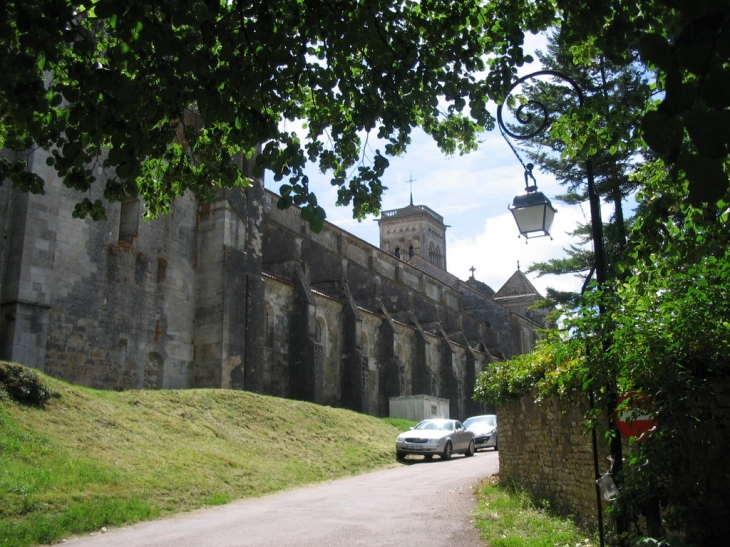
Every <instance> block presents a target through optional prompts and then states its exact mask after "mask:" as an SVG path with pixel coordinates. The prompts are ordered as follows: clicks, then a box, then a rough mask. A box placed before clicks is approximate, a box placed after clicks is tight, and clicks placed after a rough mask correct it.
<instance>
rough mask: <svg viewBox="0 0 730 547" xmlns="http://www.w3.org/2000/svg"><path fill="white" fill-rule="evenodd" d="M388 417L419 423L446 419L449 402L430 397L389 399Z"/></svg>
mask: <svg viewBox="0 0 730 547" xmlns="http://www.w3.org/2000/svg"><path fill="white" fill-rule="evenodd" d="M390 417H391V418H402V419H405V420H411V421H412V422H420V421H421V420H427V419H429V418H448V417H449V400H448V399H440V398H438V397H432V396H431V395H409V396H406V397H391V398H390Z"/></svg>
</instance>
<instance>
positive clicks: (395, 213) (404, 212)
mask: <svg viewBox="0 0 730 547" xmlns="http://www.w3.org/2000/svg"><path fill="white" fill-rule="evenodd" d="M416 215H424V216H426V217H430V218H431V219H433V220H435V221H436V222H438V223H440V224H443V223H444V217H442V216H441V215H439V214H438V213H437V212H436V211H434V210H433V209H431V208H430V207H426V206H425V205H412V204H411V205H408V206H406V207H401V208H400V209H392V210H390V211H383V212H382V213H381V214H380V218H378V219H376V220H377V221H378V224H379V223H380V222H382V221H384V220H388V219H390V218H392V217H410V216H416Z"/></svg>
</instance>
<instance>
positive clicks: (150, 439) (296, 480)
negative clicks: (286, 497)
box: [0, 376, 410, 547]
mask: <svg viewBox="0 0 730 547" xmlns="http://www.w3.org/2000/svg"><path fill="white" fill-rule="evenodd" d="M43 381H44V382H45V383H47V384H48V386H49V387H50V388H51V390H52V392H53V393H54V397H52V398H51V400H50V401H49V402H48V403H47V405H46V407H45V408H44V409H39V408H35V407H31V406H23V405H18V404H16V403H15V402H13V401H11V400H10V399H9V398H8V397H7V395H6V396H4V397H2V396H0V546H2V547H21V546H29V545H37V544H39V543H50V542H54V541H58V540H60V539H62V538H64V537H69V536H71V535H76V534H83V533H87V532H91V531H95V530H98V529H99V528H101V527H102V526H115V525H121V524H128V523H132V522H137V521H140V520H146V519H151V518H156V517H159V516H163V515H168V514H172V513H176V512H180V511H188V510H192V509H196V508H199V507H203V506H211V505H221V504H224V503H227V502H229V501H232V500H235V499H240V498H243V497H254V496H261V495H264V494H267V493H270V492H276V491H280V490H284V489H287V488H292V487H295V486H298V485H303V484H308V483H314V482H319V481H323V480H329V479H333V478H338V477H343V476H348V475H354V474H359V473H364V472H366V471H371V470H373V469H380V468H383V467H388V466H393V465H397V464H396V462H395V457H394V440H395V436H396V435H397V434H398V433H399V432H400V431H401V427H400V425H402V424H400V423H399V425H398V426H395V425H392V424H391V423H387V422H386V421H384V420H381V419H378V418H374V417H372V416H365V415H363V414H358V413H355V412H351V411H347V410H342V409H334V408H330V407H323V406H317V405H313V404H309V403H304V402H300V401H291V400H286V399H278V398H275V397H266V396H261V395H256V394H253V393H248V392H241V391H229V390H181V391H125V392H112V391H96V390H92V389H86V388H81V387H76V386H71V385H68V384H65V383H63V382H59V381H57V380H54V379H51V378H49V377H46V376H43ZM408 423H409V424H410V422H408ZM406 429H407V427H406Z"/></svg>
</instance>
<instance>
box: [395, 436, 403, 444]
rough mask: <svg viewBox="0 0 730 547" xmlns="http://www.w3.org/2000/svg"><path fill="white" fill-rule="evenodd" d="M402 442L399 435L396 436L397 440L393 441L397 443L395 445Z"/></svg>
mask: <svg viewBox="0 0 730 547" xmlns="http://www.w3.org/2000/svg"><path fill="white" fill-rule="evenodd" d="M403 441H404V439H403V437H401V436H400V435H398V438H397V439H396V440H395V442H397V443H402V442H403Z"/></svg>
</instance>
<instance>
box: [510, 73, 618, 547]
mask: <svg viewBox="0 0 730 547" xmlns="http://www.w3.org/2000/svg"><path fill="white" fill-rule="evenodd" d="M540 76H550V77H553V78H557V79H559V80H562V81H564V82H567V83H568V84H569V85H570V86H571V87H572V88H573V91H575V94H576V95H577V97H578V106H580V107H582V106H583V102H584V97H583V92H582V91H581V89H580V87H578V84H576V83H575V82H574V81H573V80H572V79H571V78H570V77H568V76H566V75H565V74H562V73H561V72H556V71H553V70H540V71H537V72H533V73H532V74H528V75H527V76H523V77H522V78H519V79H518V80H517V81H515V82H514V83H513V84H512V86H511V87H510V88H509V89H508V90H507V93H506V94H505V100H504V101H503V102H502V104H500V105H499V106H498V107H497V123H498V125H499V129H500V131H501V133H502V136H503V137H504V139H505V140H506V141H507V144H508V145H509V146H510V148H511V149H512V151H513V152H514V153H515V156H517V159H518V160H519V162H520V163H521V164H522V166H523V167H524V168H525V184H526V186H528V188H527V190H528V195H529V194H530V189H529V184H528V182H527V181H528V176H529V177H531V178H532V180H533V183H534V184H533V188H534V190H533V191H532V192H535V191H536V190H537V184H536V183H535V178H534V176H533V175H532V168H533V165H532V164H531V163H528V164H527V165H525V163H524V162H523V161H522V158H520V155H519V154H518V153H517V150H516V149H515V147H514V146H512V143H511V142H510V140H509V138H507V136H508V135H509V136H510V137H512V138H513V139H516V140H528V139H532V138H534V137H536V136H537V135H539V134H541V133H542V132H543V131H545V130H547V129H548V126H549V125H550V122H551V119H550V115H549V113H548V110H547V107H546V106H545V105H544V104H542V103H540V102H539V101H536V100H534V99H530V100H528V101H526V102H522V103H521V104H520V106H518V107H517V108H516V109H515V111H514V115H515V118H516V119H517V121H518V122H519V124H520V125H521V126H523V127H524V128H525V132H523V133H515V132H513V131H511V130H510V128H508V127H507V126H506V125H505V124H504V121H503V119H502V107H503V106H504V103H505V102H506V101H507V99H508V98H509V96H510V94H511V93H512V91H513V90H514V89H515V88H516V87H518V86H520V85H522V84H523V83H524V82H525V81H527V80H531V79H534V78H538V77H540ZM534 112H537V113H538V114H539V115H540V117H539V118H538V119H537V120H535V116H533V113H534ZM528 126H529V128H528ZM535 126H537V127H535ZM585 169H586V179H587V183H588V202H589V204H590V210H591V235H592V236H593V254H594V266H593V271H591V273H590V275H589V276H588V279H590V278H591V277H592V275H593V273H594V272H595V276H596V281H597V283H598V285H599V287H600V286H601V285H603V284H604V283H605V281H606V252H605V248H604V244H603V222H602V221H601V203H600V200H599V198H598V193H597V192H596V185H595V180H594V178H593V159H592V158H588V159H586V162H585ZM537 193H539V194H540V195H541V196H542V193H540V192H537ZM522 197H523V196H517V197H516V198H515V202H514V206H513V207H511V208H510V210H512V214H513V215H515V221H516V222H517V225H518V228H519V230H520V233H522V234H523V235H524V236H525V237H530V236H529V235H528V234H530V233H531V232H530V230H529V227H528V226H525V225H523V224H522V219H521V218H518V213H517V212H515V211H516V210H518V211H519V207H518V206H517V202H518V198H522ZM543 197H544V196H543ZM545 200H547V204H544V203H543V205H542V206H539V205H537V206H536V208H537V210H538V211H539V209H540V207H542V209H543V210H544V212H545V213H544V217H543V218H544V219H545V221H547V217H550V218H549V221H550V223H552V216H553V215H554V214H555V209H553V208H552V205H550V200H548V199H547V198H545ZM535 201H537V199H536V200H535ZM525 215H526V213H525ZM531 218H534V217H531ZM532 222H536V221H534V220H533V221H532ZM535 231H538V232H539V230H535ZM542 231H543V232H545V233H542V234H540V235H549V231H550V226H549V224H548V225H547V229H545V228H543V230H542ZM586 285H587V281H586ZM586 285H584V286H583V289H584V290H585V288H586ZM598 311H599V313H603V311H604V310H603V307H602V306H600V307H599V310H598ZM604 346H605V341H604ZM605 349H606V348H605V347H604V350H605ZM588 395H589V404H590V407H591V408H593V406H594V399H593V390H592V389H591V390H589V394H588ZM608 406H609V408H608V414H609V420H610V419H611V417H613V415H614V412H613V411H614V410H615V408H616V401H610V402H609V405H608ZM592 436H593V438H592V441H593V467H594V473H595V477H596V480H597V482H596V507H597V512H598V530H599V537H600V544H601V547H603V545H604V539H603V511H602V509H601V490H600V487H599V483H598V481H599V480H600V479H601V477H602V475H601V473H600V470H599V466H598V441H597V439H596V430H595V428H593V430H592ZM621 452H622V449H621V441H620V437H619V436H618V435H614V438H613V439H612V441H611V462H612V463H611V471H610V474H611V475H613V476H616V474H617V473H618V471H619V470H620V469H621V462H622V454H621ZM620 531H621V530H619V532H620Z"/></svg>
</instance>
